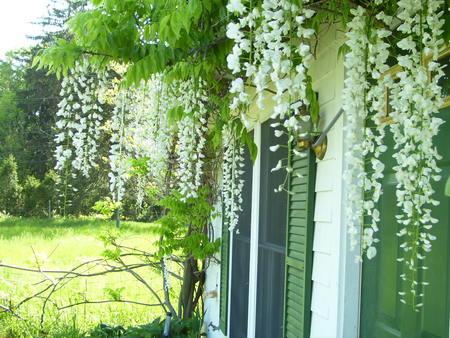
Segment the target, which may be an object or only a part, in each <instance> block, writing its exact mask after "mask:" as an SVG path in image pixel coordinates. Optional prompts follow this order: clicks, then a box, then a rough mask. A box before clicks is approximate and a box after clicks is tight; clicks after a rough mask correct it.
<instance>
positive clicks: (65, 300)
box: [0, 218, 176, 337]
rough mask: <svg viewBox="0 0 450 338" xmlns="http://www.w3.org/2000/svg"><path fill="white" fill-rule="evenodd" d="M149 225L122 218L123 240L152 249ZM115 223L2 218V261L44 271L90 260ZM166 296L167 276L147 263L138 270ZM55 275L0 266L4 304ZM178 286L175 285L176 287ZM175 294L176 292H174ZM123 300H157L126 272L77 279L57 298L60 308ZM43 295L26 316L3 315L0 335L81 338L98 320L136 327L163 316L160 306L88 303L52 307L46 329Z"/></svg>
mask: <svg viewBox="0 0 450 338" xmlns="http://www.w3.org/2000/svg"><path fill="white" fill-rule="evenodd" d="M149 228H150V224H148V223H147V224H146V223H136V222H122V226H121V229H120V231H119V232H118V236H119V238H120V241H121V244H123V245H127V246H133V247H137V248H140V249H142V250H145V251H149V252H152V251H153V247H154V241H155V238H154V235H152V234H151V232H150V231H149ZM115 231H116V230H115V223H114V222H112V221H105V220H100V219H66V220H62V219H55V220H46V219H26V218H20V219H19V218H0V262H1V263H3V264H10V265H14V266H22V267H29V268H36V267H38V266H39V267H40V268H41V269H43V270H44V269H45V270H68V269H71V268H73V267H74V266H76V265H78V264H80V263H82V262H83V261H85V260H88V259H92V258H96V257H102V253H103V252H104V250H105V247H104V244H103V242H102V240H101V239H100V237H101V236H102V235H105V234H107V233H110V232H115ZM136 271H138V272H139V274H141V275H142V276H143V277H145V281H146V282H147V283H148V284H149V285H151V286H152V287H153V288H154V289H155V290H156V291H157V292H158V294H159V295H161V296H162V277H161V275H160V274H159V273H158V272H156V271H154V270H150V269H149V268H147V267H144V268H140V269H139V270H136ZM47 277H48V278H53V275H48V274H47V275H43V274H41V273H30V272H25V271H18V270H11V269H8V268H2V267H0V304H3V305H8V304H9V300H11V301H12V304H17V301H19V300H20V299H23V297H25V296H26V295H30V294H31V293H32V292H35V291H36V290H39V288H42V284H37V283H38V282H39V281H42V280H43V279H44V278H47ZM174 288H176V285H174ZM173 292H175V290H173ZM117 294H120V298H121V299H126V300H133V301H137V302H142V303H154V302H155V297H154V296H152V295H151V294H150V292H148V291H147V289H146V288H145V287H143V285H142V284H141V283H139V282H137V281H136V280H135V279H134V277H133V276H131V275H130V274H129V273H127V272H118V273H113V274H108V275H106V276H98V277H90V278H77V279H73V280H72V281H71V282H70V283H68V284H67V286H65V287H64V288H63V289H61V290H60V291H58V292H57V293H56V294H55V296H54V297H53V301H54V302H55V304H56V305H57V306H58V307H62V306H65V305H69V304H71V303H74V302H80V301H86V300H88V301H98V300H109V301H111V300H114V299H115V298H117ZM42 304H43V299H36V300H33V301H30V302H27V303H25V304H24V305H23V306H22V307H20V309H19V310H18V314H19V315H20V316H22V317H23V318H25V320H21V319H17V318H15V317H13V316H11V315H5V314H0V337H39V336H52V337H70V336H72V337H79V336H83V335H84V334H85V332H88V331H89V330H90V329H92V328H93V327H94V326H96V325H98V324H99V323H108V324H110V325H118V324H120V325H124V326H128V325H135V324H143V323H148V322H149V321H152V320H153V319H154V318H155V317H159V316H161V315H163V313H162V311H161V309H160V307H147V306H141V305H135V304H124V303H104V304H83V305H80V306H76V307H71V308H67V309H64V310H59V311H58V310H56V307H55V305H49V306H48V311H47V315H46V316H45V325H44V328H43V330H41V329H39V323H40V315H41V308H42Z"/></svg>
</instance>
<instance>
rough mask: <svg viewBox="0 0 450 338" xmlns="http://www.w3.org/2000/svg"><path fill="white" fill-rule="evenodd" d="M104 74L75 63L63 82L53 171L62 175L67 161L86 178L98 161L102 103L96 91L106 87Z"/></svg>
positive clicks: (80, 63)
mask: <svg viewBox="0 0 450 338" xmlns="http://www.w3.org/2000/svg"><path fill="white" fill-rule="evenodd" d="M106 82H107V79H106V73H105V72H103V71H96V70H95V69H94V68H93V67H91V66H90V65H89V63H88V62H87V61H85V60H84V61H80V62H77V64H76V65H75V67H74V68H73V69H72V70H71V71H70V73H69V75H68V76H66V77H65V78H64V79H63V81H62V89H61V93H60V95H61V96H62V100H61V101H60V102H59V104H58V107H59V110H58V112H57V113H56V115H57V117H58V120H57V122H56V127H57V128H58V130H59V133H58V134H57V135H56V138H55V141H56V144H57V147H56V151H55V157H56V169H57V170H58V171H61V170H62V169H63V168H64V166H65V164H67V162H68V161H70V164H71V166H72V167H73V168H74V169H76V170H78V171H79V172H80V173H81V174H82V175H84V176H86V177H88V176H89V171H90V169H91V168H92V167H93V166H94V165H95V162H96V159H97V156H96V155H97V149H98V140H99V138H100V134H101V131H100V126H101V125H102V121H103V115H102V112H103V108H102V107H101V105H102V104H103V103H104V102H103V101H102V100H101V97H100V96H99V95H97V91H98V90H99V89H100V88H102V87H104V86H105V85H106Z"/></svg>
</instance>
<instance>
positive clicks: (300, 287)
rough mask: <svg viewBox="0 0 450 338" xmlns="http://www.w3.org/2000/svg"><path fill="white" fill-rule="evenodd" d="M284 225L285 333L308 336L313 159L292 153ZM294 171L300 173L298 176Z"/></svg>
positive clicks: (287, 336)
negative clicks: (291, 169) (291, 171)
mask: <svg viewBox="0 0 450 338" xmlns="http://www.w3.org/2000/svg"><path fill="white" fill-rule="evenodd" d="M292 166H293V168H294V171H293V173H292V174H291V177H290V179H289V187H290V190H291V191H292V192H294V193H295V194H293V195H289V197H288V211H287V228H286V276H285V279H286V280H285V293H284V297H285V299H284V301H285V302H284V304H285V310H284V336H285V337H286V338H291V337H292V338H309V333H310V326H311V288H312V281H311V273H312V254H313V253H312V246H313V231H314V197H315V196H314V195H315V194H314V186H315V175H316V161H315V156H314V153H313V152H312V151H311V150H310V151H309V152H308V156H307V157H305V158H300V157H298V156H292ZM297 173H298V174H301V175H303V177H302V178H299V177H297Z"/></svg>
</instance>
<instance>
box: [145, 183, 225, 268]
mask: <svg viewBox="0 0 450 338" xmlns="http://www.w3.org/2000/svg"><path fill="white" fill-rule="evenodd" d="M209 198H210V191H209V189H208V188H202V189H200V191H199V192H198V197H197V198H194V197H190V198H187V199H186V200H184V199H183V198H182V195H181V194H180V193H179V192H178V191H176V190H175V191H173V192H172V193H171V195H170V196H169V197H166V198H165V199H163V200H162V201H161V202H160V205H161V206H162V207H164V208H166V210H167V214H166V215H165V216H164V217H162V218H161V219H160V220H159V221H157V222H156V224H155V226H154V228H153V231H154V232H155V233H157V234H158V235H160V236H161V240H160V241H159V242H158V246H159V252H158V255H160V256H161V257H162V256H165V255H171V254H177V253H179V254H181V255H182V256H185V257H194V258H197V259H205V258H207V257H210V256H212V255H213V254H214V253H216V252H217V251H218V250H219V245H220V242H219V240H216V241H215V242H210V240H209V238H208V236H207V235H206V233H207V229H206V227H207V225H208V224H209V222H210V217H211V213H212V212H213V207H212V206H211V205H210V203H209V200H208V199H209Z"/></svg>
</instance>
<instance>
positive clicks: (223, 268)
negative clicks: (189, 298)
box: [219, 213, 230, 334]
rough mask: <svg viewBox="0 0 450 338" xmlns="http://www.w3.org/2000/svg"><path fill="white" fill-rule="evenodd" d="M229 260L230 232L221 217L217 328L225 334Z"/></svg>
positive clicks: (226, 223)
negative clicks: (218, 318) (218, 317)
mask: <svg viewBox="0 0 450 338" xmlns="http://www.w3.org/2000/svg"><path fill="white" fill-rule="evenodd" d="M222 215H223V213H222ZM229 260H230V232H229V231H228V222H226V220H225V217H223V222H222V245H221V250H220V320H219V327H220V329H221V330H222V332H223V333H224V334H227V326H228V325H227V324H228V276H229V271H230V269H229V265H230V264H229Z"/></svg>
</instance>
